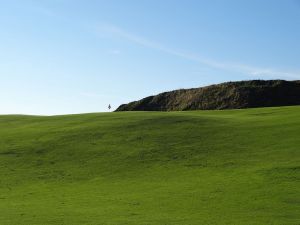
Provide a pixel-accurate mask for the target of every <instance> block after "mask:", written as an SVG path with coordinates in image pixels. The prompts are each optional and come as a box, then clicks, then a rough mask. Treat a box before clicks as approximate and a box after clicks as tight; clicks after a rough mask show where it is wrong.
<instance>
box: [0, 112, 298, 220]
mask: <svg viewBox="0 0 300 225" xmlns="http://www.w3.org/2000/svg"><path fill="white" fill-rule="evenodd" d="M299 134H300V107H282V108H264V109H263V108H261V109H248V110H229V111H193V112H126V113H125V112H124V113H123V112H121V113H100V114H85V115H69V116H55V117H33V116H0V137H1V138H0V212H1V213H0V224H1V225H14V224H16V225H19V224H22V225H23V224H25V225H35V224H41V225H47V224H57V225H62V224H68V225H69V224H70V225H76V224H86V225H125V224H128V225H199V224H204V225H210V224H214V225H215V224H222V225H224V224H225V225H226V224H230V225H245V224H249V225H268V224H272V225H299V224H300V149H299V146H300V137H299Z"/></svg>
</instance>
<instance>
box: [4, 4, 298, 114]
mask: <svg viewBox="0 0 300 225" xmlns="http://www.w3.org/2000/svg"><path fill="white" fill-rule="evenodd" d="M0 28H1V29H0V103H1V107H0V114H38V115H54V114H69V113H84V112H99V111H107V106H108V104H111V105H112V106H113V109H115V108H116V107H117V106H118V105H119V104H121V103H127V102H129V101H132V100H137V99H140V98H142V97H145V96H148V95H152V94H157V93H159V92H162V91H168V90H173V89H178V88H191V87H199V86H203V85H208V84H213V83H219V82H224V81H234V80H249V79H288V80H293V79H300V63H299V59H300V43H299V40H300V1H299V0H285V1H282V0H269V1H268V0H265V1H261V0H252V1H234V0H228V1H224V0H222V1H221V0H219V1H217V0H210V1H204V0H203V1H201V0H195V1H193V0H186V1H184V0H180V1H179V0H178V1H176V0H164V1H162V0H126V1H123V0H119V1H116V0H106V1H104V0H103V1H101V0H98V1H96V0H87V1H83V0H81V1H79V0H48V1H46V0H19V1H17V0H0Z"/></svg>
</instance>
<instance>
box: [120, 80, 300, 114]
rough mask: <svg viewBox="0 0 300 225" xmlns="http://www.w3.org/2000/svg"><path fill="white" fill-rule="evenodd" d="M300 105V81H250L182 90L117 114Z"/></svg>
mask: <svg viewBox="0 0 300 225" xmlns="http://www.w3.org/2000/svg"><path fill="white" fill-rule="evenodd" d="M291 105H300V81H284V80H266V81H265V80H250V81H238V82H227V83H222V84H217V85H211V86H207V87H202V88H192V89H180V90H175V91H170V92H164V93H161V94H158V95H155V96H149V97H147V98H144V99H141V100H139V101H134V102H130V103H128V104H123V105H121V106H120V107H118V109H117V111H182V110H199V109H206V110H207V109H209V110H211V109H243V108H257V107H272V106H291Z"/></svg>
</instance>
